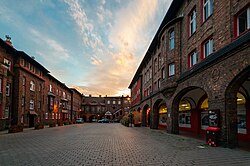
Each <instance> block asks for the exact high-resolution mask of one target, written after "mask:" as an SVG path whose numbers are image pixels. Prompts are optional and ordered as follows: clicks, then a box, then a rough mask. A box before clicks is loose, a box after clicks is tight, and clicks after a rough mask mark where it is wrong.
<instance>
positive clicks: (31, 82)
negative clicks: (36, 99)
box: [30, 81, 35, 91]
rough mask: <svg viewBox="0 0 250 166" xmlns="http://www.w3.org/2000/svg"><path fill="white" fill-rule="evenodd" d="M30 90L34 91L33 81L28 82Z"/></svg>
mask: <svg viewBox="0 0 250 166" xmlns="http://www.w3.org/2000/svg"><path fill="white" fill-rule="evenodd" d="M30 90H31V91H35V83H34V82H33V81H30Z"/></svg>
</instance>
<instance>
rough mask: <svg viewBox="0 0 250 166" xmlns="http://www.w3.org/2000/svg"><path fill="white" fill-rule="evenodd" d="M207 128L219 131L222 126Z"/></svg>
mask: <svg viewBox="0 0 250 166" xmlns="http://www.w3.org/2000/svg"><path fill="white" fill-rule="evenodd" d="M206 130H208V131H219V130H220V128H219V127H208V128H206Z"/></svg>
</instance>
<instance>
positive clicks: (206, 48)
mask: <svg viewBox="0 0 250 166" xmlns="http://www.w3.org/2000/svg"><path fill="white" fill-rule="evenodd" d="M213 43H214V42H213V39H212V38H210V39H209V40H207V41H205V42H204V43H203V46H202V49H203V57H202V58H203V59H204V58H206V57H208V56H209V55H210V54H212V53H213V45H214V44H213Z"/></svg>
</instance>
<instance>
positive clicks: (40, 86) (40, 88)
mask: <svg viewBox="0 0 250 166" xmlns="http://www.w3.org/2000/svg"><path fill="white" fill-rule="evenodd" d="M38 90H39V92H41V90H42V84H39V87H38Z"/></svg>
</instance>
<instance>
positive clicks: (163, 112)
mask: <svg viewBox="0 0 250 166" xmlns="http://www.w3.org/2000/svg"><path fill="white" fill-rule="evenodd" d="M167 112H168V111H167V107H166V105H165V104H163V105H161V106H160V108H159V125H162V126H166V125H167Z"/></svg>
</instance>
